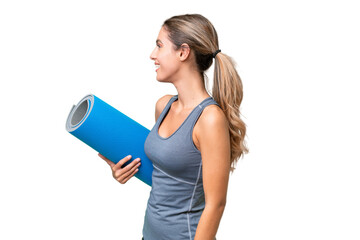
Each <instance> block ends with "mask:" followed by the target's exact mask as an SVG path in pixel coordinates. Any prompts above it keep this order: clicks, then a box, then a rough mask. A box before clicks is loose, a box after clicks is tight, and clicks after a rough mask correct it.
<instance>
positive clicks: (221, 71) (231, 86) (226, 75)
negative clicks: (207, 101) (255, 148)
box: [212, 53, 249, 171]
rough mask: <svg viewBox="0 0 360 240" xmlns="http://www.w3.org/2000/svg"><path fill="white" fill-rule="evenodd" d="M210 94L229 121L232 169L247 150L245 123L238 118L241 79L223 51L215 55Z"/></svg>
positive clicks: (241, 93) (241, 96)
mask: <svg viewBox="0 0 360 240" xmlns="http://www.w3.org/2000/svg"><path fill="white" fill-rule="evenodd" d="M212 96H213V98H214V100H215V101H216V102H217V103H218V104H219V105H220V107H221V108H222V110H223V112H224V113H225V116H226V118H227V119H228V122H229V131H230V132H229V133H230V145H231V158H230V163H231V171H233V170H234V169H235V165H236V162H237V161H238V159H239V158H240V157H243V155H244V154H245V153H248V152H249V150H248V148H247V147H246V144H245V136H246V125H245V123H244V121H243V120H242V119H241V118H240V104H241V102H242V99H243V85H242V81H241V78H240V76H239V74H238V73H237V71H236V69H235V64H234V61H233V60H232V59H231V58H230V57H229V56H227V55H226V54H223V53H218V54H217V55H216V57H215V67H214V83H213V89H212Z"/></svg>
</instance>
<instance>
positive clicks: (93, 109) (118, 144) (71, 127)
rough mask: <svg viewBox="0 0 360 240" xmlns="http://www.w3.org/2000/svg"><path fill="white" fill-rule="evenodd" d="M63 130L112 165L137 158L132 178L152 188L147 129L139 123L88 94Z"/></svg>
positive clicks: (151, 168)
mask: <svg viewBox="0 0 360 240" xmlns="http://www.w3.org/2000/svg"><path fill="white" fill-rule="evenodd" d="M66 130H67V131H68V132H69V133H71V134H72V135H74V136H75V137H77V138H78V139H80V140H81V141H83V142H84V143H86V144H87V145H89V146H90V147H92V148H93V149H95V150H96V151H98V152H99V153H101V154H102V155H104V156H105V157H106V158H108V159H109V160H111V161H112V162H114V163H117V162H119V161H120V160H121V159H123V158H124V157H126V156H128V155H131V156H132V160H131V161H133V160H134V159H136V158H138V157H139V158H140V159H141V165H140V167H139V171H138V172H137V173H136V174H135V175H134V176H135V177H137V178H138V179H140V180H141V181H143V182H144V183H146V184H148V185H150V186H151V176H152V171H153V166H152V163H151V161H150V159H148V157H147V156H146V154H145V152H144V143H145V140H146V137H147V136H148V134H149V132H150V130H148V129H147V128H145V127H144V126H142V125H141V124H139V123H137V122H136V121H134V120H132V119H131V118H129V117H128V116H126V115H125V114H123V113H121V112H120V111H118V110H116V109H115V108H113V107H112V106H110V105H109V104H107V103H106V102H104V101H102V100H101V99H100V98H98V97H96V96H95V95H87V96H85V97H84V98H83V99H82V100H81V101H80V102H79V103H78V104H77V105H76V106H73V108H72V109H71V111H70V114H69V116H68V118H67V121H66ZM131 161H128V162H127V163H126V164H125V165H127V164H129V163H130V162H131Z"/></svg>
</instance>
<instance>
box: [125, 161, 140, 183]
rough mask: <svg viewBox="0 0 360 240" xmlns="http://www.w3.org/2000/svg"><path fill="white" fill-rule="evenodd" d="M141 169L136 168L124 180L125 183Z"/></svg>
mask: <svg viewBox="0 0 360 240" xmlns="http://www.w3.org/2000/svg"><path fill="white" fill-rule="evenodd" d="M139 166H140V163H139ZM138 171H139V169H138V168H135V170H133V172H132V173H131V174H130V175H129V176H128V177H127V178H125V179H124V180H123V184H124V183H126V182H127V181H129V179H130V178H132V177H133V176H134V175H135V174H136V173H137V172H138Z"/></svg>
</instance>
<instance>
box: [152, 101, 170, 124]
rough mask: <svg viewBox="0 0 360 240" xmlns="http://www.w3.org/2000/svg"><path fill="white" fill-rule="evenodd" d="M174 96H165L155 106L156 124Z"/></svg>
mask: <svg viewBox="0 0 360 240" xmlns="http://www.w3.org/2000/svg"><path fill="white" fill-rule="evenodd" d="M173 96H174V95H165V96H163V97H161V98H159V100H157V102H156V105H155V122H156V121H157V119H158V118H159V116H160V114H161V112H162V111H163V110H164V108H165V106H166V104H167V103H168V102H169V100H170V98H172V97H173Z"/></svg>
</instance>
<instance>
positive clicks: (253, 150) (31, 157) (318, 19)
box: [0, 0, 360, 240]
mask: <svg viewBox="0 0 360 240" xmlns="http://www.w3.org/2000/svg"><path fill="white" fill-rule="evenodd" d="M355 2H356V1H319V0H315V1H314V0H313V1H307V0H306V1H285V0H284V1H279V0H275V1H236V2H235V1H225V0H222V1H209V0H206V1H186V0H184V1H176V2H175V1H174V2H172V1H141V2H140V1H106V0H105V1H79V0H71V1H64V0H63V1H45V0H44V1H39V0H34V1H16V0H13V1H10V0H9V1H6V0H5V1H1V3H0V80H1V85H0V91H1V93H0V104H1V105H0V106H1V118H0V121H1V122H0V124H1V125H0V126H1V132H0V136H1V144H0V146H1V155H0V159H1V161H0V192H1V196H0V239H130V240H132V239H134V240H136V239H140V238H141V232H142V224H143V217H144V212H145V208H146V202H147V199H148V196H149V191H150V187H148V186H146V185H145V184H143V183H142V182H141V181H139V180H138V179H136V178H133V179H132V180H130V181H129V182H128V183H127V184H125V185H121V184H119V183H117V182H116V181H115V180H114V179H113V178H112V176H111V171H110V168H109V166H108V165H107V164H106V163H105V162H104V161H103V160H101V159H100V158H98V156H97V154H96V152H95V151H94V150H92V149H91V148H89V147H88V146H86V145H85V144H83V143H82V142H81V141H79V140H78V139H76V138H74V137H73V136H71V135H70V134H69V133H67V132H66V131H65V121H66V117H67V115H68V113H69V111H70V109H71V106H72V105H73V104H76V103H77V102H78V101H79V100H80V99H81V98H82V97H83V96H85V95H86V94H89V93H93V94H95V95H97V96H98V97H100V98H102V99H103V100H105V101H106V102H108V103H109V104H111V105H112V106H114V107H116V108H117V109H119V110H120V111H122V112H123V113H125V114H126V115H128V116H130V117H132V118H133V119H134V120H136V121H138V122H139V123H141V124H142V125H144V126H146V127H147V128H149V129H150V128H152V126H153V124H154V109H155V103H156V101H157V99H158V98H159V97H161V96H163V95H165V94H176V90H175V88H173V86H172V85H169V84H161V83H159V82H157V81H156V79H155V68H154V64H153V62H152V61H150V59H149V55H150V53H151V51H152V50H153V48H154V47H155V40H156V37H157V34H158V31H159V29H160V27H161V24H162V23H163V21H164V20H165V19H167V18H169V17H171V16H173V15H178V14H184V13H200V14H202V15H204V16H206V17H207V18H209V19H210V20H211V21H212V23H213V24H214V26H215V28H216V29H217V31H218V35H219V40H220V48H221V50H222V52H224V53H226V54H228V55H230V56H232V57H233V58H234V60H235V61H236V62H237V65H238V70H239V73H240V76H241V77H242V80H243V84H244V100H243V104H242V106H241V111H242V114H243V117H244V120H245V122H246V124H247V126H248V138H247V140H248V146H249V148H250V153H249V154H248V155H246V156H245V158H244V159H243V160H241V161H239V163H238V167H237V170H236V171H235V172H234V174H232V175H231V178H230V186H229V191H228V202H227V207H226V210H225V213H224V215H223V218H222V222H221V225H220V227H219V230H218V235H217V236H218V239H220V240H227V239H243V240H252V239H254V240H255V239H256V240H257V239H277V240H279V239H284V240H285V239H286V240H288V239H316V240H317V239H347V240H349V239H360V231H359V226H360V207H359V205H360V204H359V202H360V193H359V191H360V184H359V183H360V174H359V171H360V163H359V161H360V154H359V152H358V145H359V140H358V135H359V133H360V129H359V122H360V117H359V103H360V97H359V90H360V88H359V87H358V86H359V85H358V83H359V80H360V74H359V66H360V57H359V56H360V47H359V43H360V36H359V29H360V28H359V22H360V17H359V16H360V15H359V8H358V7H357V6H356V4H355ZM208 75H209V76H210V80H212V78H211V76H212V74H211V72H210V73H209V74H208Z"/></svg>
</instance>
